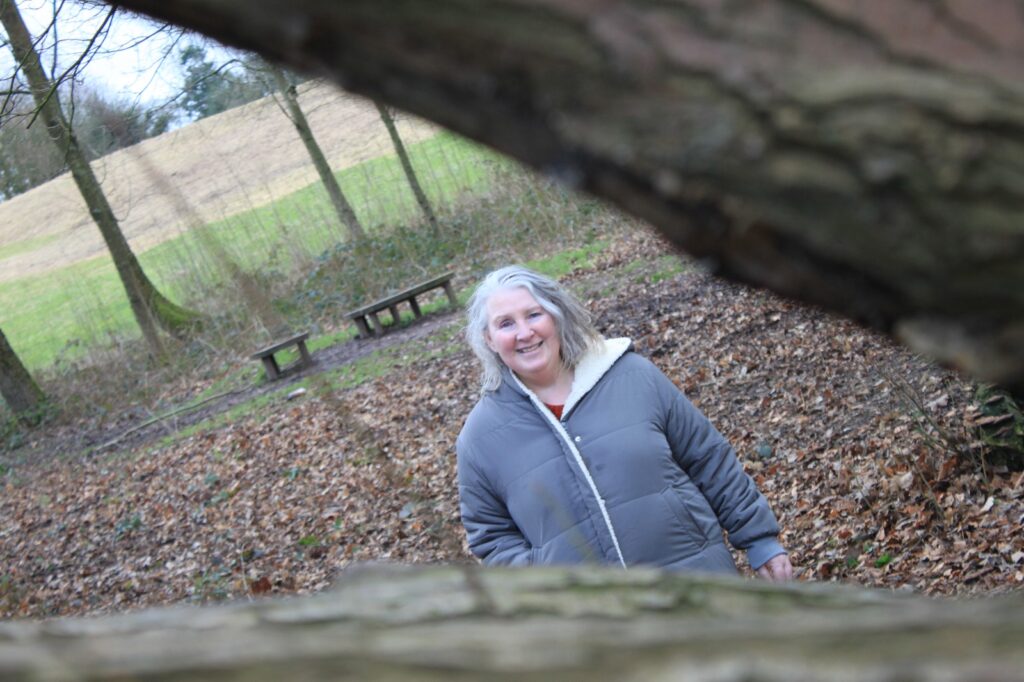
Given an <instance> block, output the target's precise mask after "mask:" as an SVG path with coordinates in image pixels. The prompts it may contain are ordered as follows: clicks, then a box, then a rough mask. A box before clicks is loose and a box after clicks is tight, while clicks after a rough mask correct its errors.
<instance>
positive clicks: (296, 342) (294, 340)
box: [250, 332, 313, 381]
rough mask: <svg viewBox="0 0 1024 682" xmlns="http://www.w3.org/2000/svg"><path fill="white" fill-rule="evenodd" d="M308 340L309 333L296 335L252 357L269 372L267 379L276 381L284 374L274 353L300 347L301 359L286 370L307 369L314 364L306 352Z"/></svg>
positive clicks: (259, 351) (261, 350)
mask: <svg viewBox="0 0 1024 682" xmlns="http://www.w3.org/2000/svg"><path fill="white" fill-rule="evenodd" d="M308 338H309V332H303V333H301V334H296V335H295V336H291V337H289V338H287V339H284V340H283V341H278V342H277V343H275V344H274V345H272V346H267V347H266V348H263V349H260V350H258V351H256V352H255V353H253V354H252V355H251V356H250V357H251V358H252V359H253V360H262V361H263V368H264V369H266V370H267V378H268V379H269V380H270V381H274V380H275V379H277V378H278V377H280V376H281V373H282V369H281V367H280V366H278V364H277V360H275V359H274V353H276V352H278V351H280V350H284V349H285V348H290V347H292V346H298V349H299V356H300V357H299V359H298V360H297V361H296V362H295V363H294V364H292V365H290V366H289V367H286V368H285V369H294V368H296V367H307V366H309V365H312V364H313V358H312V357H311V356H310V354H309V351H308V350H306V339H308Z"/></svg>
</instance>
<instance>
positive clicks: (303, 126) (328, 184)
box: [268, 65, 366, 241]
mask: <svg viewBox="0 0 1024 682" xmlns="http://www.w3.org/2000/svg"><path fill="white" fill-rule="evenodd" d="M268 68H269V69H270V75H271V77H272V78H273V79H274V85H275V87H276V88H277V90H278V92H280V93H281V96H282V97H283V98H284V103H285V107H286V108H287V109H288V118H289V119H291V122H292V125H294V126H295V130H296V131H297V132H298V133H299V138H300V139H302V144H304V145H305V146H306V151H307V152H308V153H309V158H310V159H312V160H313V166H314V167H315V168H316V172H317V174H318V175H319V176H320V182H322V183H323V184H324V187H325V188H326V189H327V195H328V196H329V197H330V199H331V205H332V206H334V211H335V213H337V214H338V220H340V221H341V224H342V225H344V226H345V227H347V228H348V232H349V236H350V237H351V238H353V239H355V240H357V241H361V240H363V239H366V232H365V231H364V230H363V226H362V224H360V222H359V218H357V217H356V212H355V211H354V210H352V205H351V204H349V203H348V199H346V198H345V194H344V193H343V192H342V191H341V186H340V185H339V184H338V179H337V178H336V177H334V172H333V171H332V170H331V165H330V164H329V163H327V157H326V156H324V152H323V150H322V149H320V145H319V144H317V141H316V138H315V137H314V136H313V129H312V128H310V127H309V121H307V120H306V115H305V114H304V113H303V112H302V107H300V106H299V96H298V93H297V92H296V90H295V85H293V84H292V83H290V82H289V81H288V77H287V76H286V75H285V73H284V71H283V70H282V69H281V68H280V67H277V66H273V65H268Z"/></svg>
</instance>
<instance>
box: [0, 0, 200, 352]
mask: <svg viewBox="0 0 1024 682" xmlns="http://www.w3.org/2000/svg"><path fill="white" fill-rule="evenodd" d="M112 14H113V10H111V15H108V21H109V19H110V17H111V16H112ZM0 23H2V24H3V27H4V30H5V31H6V32H7V39H8V44H9V46H10V48H11V52H12V53H13V54H14V58H15V60H16V62H17V68H18V69H19V70H20V71H21V73H23V74H24V77H25V80H26V81H27V82H28V86H29V89H30V90H31V92H32V96H33V98H34V99H35V102H36V106H37V108H38V112H39V118H40V119H41V120H42V122H43V124H44V125H45V126H46V129H47V132H48V133H49V135H50V138H51V139H52V140H53V142H54V143H55V144H56V145H57V146H58V148H59V149H60V150H61V152H62V153H63V154H64V156H65V159H66V161H67V164H68V167H69V168H70V170H71V175H72V177H73V178H74V181H75V184H76V185H77V186H78V190H79V192H80V193H81V195H82V198H83V199H84V200H85V203H86V206H87V207H88V209H89V213H90V215H92V218H93V221H95V223H96V226H97V227H99V230H100V233H101V234H102V235H103V240H104V241H105V242H106V245H107V248H108V249H109V250H110V255H111V258H112V259H113V261H114V266H115V268H116V269H117V273H118V275H119V276H120V278H121V283H122V284H123V285H124V289H125V293H126V294H127V295H128V302H129V304H130V305H131V309H132V313H133V314H134V316H135V320H136V322H137V323H138V325H139V328H140V329H141V330H142V334H143V336H144V337H145V339H146V341H147V343H148V344H149V347H150V349H151V351H152V352H153V353H154V354H155V355H161V354H162V353H163V344H162V342H161V339H160V336H159V334H158V327H162V328H163V329H165V330H166V331H168V332H170V333H172V334H176V335H180V334H183V333H185V331H186V330H187V328H188V327H189V325H191V324H192V323H194V322H195V320H196V315H195V313H193V312H191V311H189V310H186V309H184V308H182V307H180V306H178V305H176V304H174V303H172V302H171V301H170V300H168V299H167V298H166V297H165V296H164V295H163V294H161V293H160V291H159V290H158V289H157V288H156V286H155V285H154V284H153V283H152V281H150V279H149V278H148V277H147V276H146V273H145V272H144V271H143V270H142V266H141V265H140V264H139V261H138V259H137V258H136V257H135V254H134V253H133V252H132V250H131V248H130V247H129V245H128V241H127V240H126V239H125V237H124V234H123V233H122V232H121V227H120V225H119V224H118V221H117V217H116V216H115V215H114V211H113V209H112V208H111V206H110V204H109V202H108V201H107V197H106V195H105V194H104V192H103V188H102V187H101V186H100V183H99V181H98V180H97V179H96V176H95V174H94V173H93V171H92V168H91V167H90V166H89V162H88V160H87V158H86V155H85V152H84V150H83V149H82V148H81V146H80V145H79V143H78V140H77V138H76V136H75V133H74V130H72V128H71V126H70V125H69V123H68V120H67V118H66V117H65V116H64V112H63V110H62V108H61V104H60V95H59V93H58V85H59V83H58V82H54V81H51V80H50V78H49V77H48V76H47V75H46V72H45V70H44V69H43V65H42V62H41V61H40V58H39V53H38V52H37V51H36V47H35V41H34V40H33V38H32V36H31V35H30V34H29V32H28V29H27V28H26V27H25V22H24V21H23V20H22V18H21V13H20V12H19V10H18V6H17V4H16V2H15V0H0ZM101 30H102V29H101ZM12 80H13V79H12Z"/></svg>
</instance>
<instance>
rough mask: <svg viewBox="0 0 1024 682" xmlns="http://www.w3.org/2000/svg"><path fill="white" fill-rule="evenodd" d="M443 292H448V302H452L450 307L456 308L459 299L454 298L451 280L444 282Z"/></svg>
mask: <svg viewBox="0 0 1024 682" xmlns="http://www.w3.org/2000/svg"><path fill="white" fill-rule="evenodd" d="M444 293H446V294H448V302H449V303H451V304H452V307H453V308H458V307H459V301H458V299H456V298H455V289H453V288H452V283H451V282H445V283H444Z"/></svg>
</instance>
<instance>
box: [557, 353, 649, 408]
mask: <svg viewBox="0 0 1024 682" xmlns="http://www.w3.org/2000/svg"><path fill="white" fill-rule="evenodd" d="M632 343H633V342H632V341H630V340H629V339H627V338H625V337H622V338H618V339H601V341H600V342H598V343H597V344H595V345H594V346H593V347H592V348H591V349H590V350H588V351H587V352H586V354H585V355H584V356H583V359H581V360H580V362H579V364H577V365H576V370H575V373H574V376H573V380H572V390H570V391H569V396H568V397H567V398H566V399H565V407H563V408H562V415H563V416H564V415H567V414H569V412H570V411H571V410H572V408H573V406H574V405H576V403H578V402H579V401H580V400H581V399H582V398H583V396H585V395H586V394H587V393H589V392H590V389H592V388H594V386H596V385H597V382H598V381H600V380H601V377H603V376H604V375H605V372H607V371H608V370H609V369H611V368H612V365H614V364H615V361H616V360H618V359H619V358H621V357H622V356H623V354H624V353H625V352H626V351H628V350H629V347H630V346H631V345H632Z"/></svg>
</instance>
